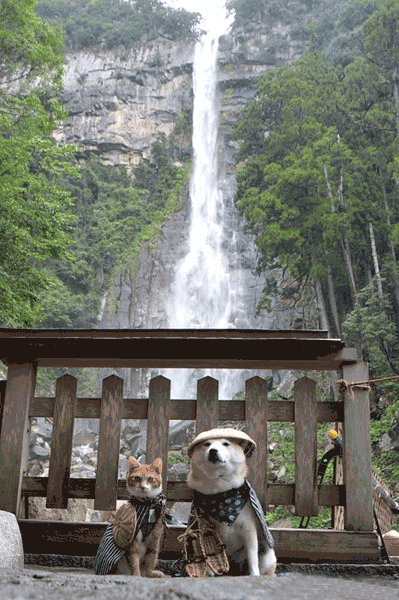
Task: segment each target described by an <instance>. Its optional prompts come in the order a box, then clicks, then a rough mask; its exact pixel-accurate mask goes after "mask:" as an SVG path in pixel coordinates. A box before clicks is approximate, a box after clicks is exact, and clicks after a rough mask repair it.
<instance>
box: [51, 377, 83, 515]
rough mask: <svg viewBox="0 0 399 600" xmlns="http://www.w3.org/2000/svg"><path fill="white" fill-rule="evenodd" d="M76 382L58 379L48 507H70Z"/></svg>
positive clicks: (71, 379)
mask: <svg viewBox="0 0 399 600" xmlns="http://www.w3.org/2000/svg"><path fill="white" fill-rule="evenodd" d="M76 387H77V380H76V378H75V377H72V376H71V375H64V376H63V377H59V379H57V384H56V391H55V405H54V417H53V431H52V434H51V456H50V466H49V474H48V486H47V502H46V507H47V508H68V491H69V478H70V474H71V456H72V440H73V425H74V419H75V407H76Z"/></svg>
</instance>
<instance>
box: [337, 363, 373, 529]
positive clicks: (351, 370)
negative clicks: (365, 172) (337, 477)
mask: <svg viewBox="0 0 399 600" xmlns="http://www.w3.org/2000/svg"><path fill="white" fill-rule="evenodd" d="M343 379H344V380H345V381H347V382H348V383H353V382H357V381H367V380H368V367H367V365H366V363H364V362H358V363H357V364H356V365H351V366H347V367H345V368H344V369H343ZM344 402H345V420H344V437H343V446H344V448H343V450H344V452H343V454H344V456H343V462H344V483H345V487H346V511H345V528H346V529H353V530H356V531H369V530H371V529H373V506H372V486H371V444H370V402H369V391H368V387H367V386H362V387H352V388H351V389H350V390H347V391H346V393H345V394H344Z"/></svg>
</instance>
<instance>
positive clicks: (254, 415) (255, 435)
mask: <svg viewBox="0 0 399 600" xmlns="http://www.w3.org/2000/svg"><path fill="white" fill-rule="evenodd" d="M268 404H269V403H268V401H267V383H266V381H265V380H264V379H262V378H261V377H252V378H251V379H247V381H246V382H245V432H246V433H247V434H248V435H249V437H250V438H252V439H253V440H254V442H255V444H256V450H255V452H254V454H253V456H252V457H251V458H250V459H249V475H248V479H249V481H250V482H251V484H252V485H253V487H254V489H255V491H256V493H257V494H258V496H259V499H260V501H261V503H262V504H263V506H264V507H266V506H267V421H268Z"/></svg>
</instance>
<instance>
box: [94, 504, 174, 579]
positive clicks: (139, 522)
mask: <svg viewBox="0 0 399 600" xmlns="http://www.w3.org/2000/svg"><path fill="white" fill-rule="evenodd" d="M129 503H130V504H131V505H132V506H133V508H134V509H135V511H136V528H135V532H134V536H133V538H132V541H131V543H130V545H129V546H128V547H127V548H120V547H119V546H118V545H117V544H116V543H115V541H114V538H113V534H112V523H110V524H109V525H107V527H106V528H105V531H104V535H103V538H102V540H101V542H100V545H99V547H98V550H97V555H96V558H95V560H94V568H95V571H96V574H97V575H107V573H109V572H110V571H112V570H113V569H115V567H116V566H117V564H118V562H119V561H120V559H121V558H122V556H123V555H124V554H125V552H126V551H127V550H129V549H130V548H131V546H132V544H133V542H134V539H135V538H136V536H137V534H138V532H139V531H140V530H141V531H142V533H143V539H145V538H146V537H147V536H148V535H149V534H150V533H151V531H152V530H153V528H154V526H155V523H156V522H157V521H158V519H160V518H161V516H162V513H163V512H164V510H165V505H166V497H165V496H164V494H159V496H157V497H156V498H151V499H146V500H140V499H139V498H135V497H134V496H131V497H130V498H129Z"/></svg>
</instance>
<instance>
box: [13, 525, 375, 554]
mask: <svg viewBox="0 0 399 600" xmlns="http://www.w3.org/2000/svg"><path fill="white" fill-rule="evenodd" d="M19 527H20V530H21V535H22V541H23V546H24V552H25V553H26V554H30V553H31V554H63V555H68V554H69V555H73V556H95V555H96V553H97V549H98V545H99V543H100V541H101V538H102V536H103V533H104V529H105V527H106V523H63V522H61V521H28V520H24V519H21V520H20V521H19ZM183 530H184V529H182V528H179V527H171V528H168V532H167V536H166V538H165V541H164V544H163V547H162V550H161V555H160V556H161V558H163V559H170V558H178V557H179V556H180V555H181V542H179V541H178V539H177V538H178V537H179V535H181V533H182V531H183ZM271 532H272V534H273V536H274V539H275V542H276V554H277V559H278V560H280V561H282V562H284V558H286V559H288V560H289V561H290V562H293V561H295V560H298V561H303V560H318V561H323V560H346V561H351V562H365V560H367V561H369V562H370V561H373V560H374V561H378V559H379V548H378V539H377V535H376V534H375V533H373V532H371V531H370V532H355V531H341V530H339V531H338V530H320V529H274V528H271Z"/></svg>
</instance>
